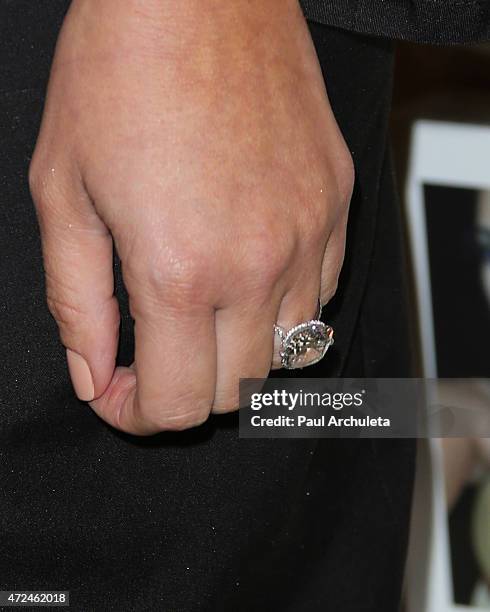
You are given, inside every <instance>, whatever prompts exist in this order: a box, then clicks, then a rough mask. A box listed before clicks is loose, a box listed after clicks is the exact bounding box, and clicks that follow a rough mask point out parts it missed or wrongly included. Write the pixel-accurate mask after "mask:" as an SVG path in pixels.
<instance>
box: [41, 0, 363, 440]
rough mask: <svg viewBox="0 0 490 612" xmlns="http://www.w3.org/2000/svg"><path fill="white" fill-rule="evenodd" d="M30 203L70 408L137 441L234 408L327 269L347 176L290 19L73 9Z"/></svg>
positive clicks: (284, 15) (117, 2)
mask: <svg viewBox="0 0 490 612" xmlns="http://www.w3.org/2000/svg"><path fill="white" fill-rule="evenodd" d="M30 185H31V191H32V194H33V199H34V202H35V205H36V210H37V213H38V218H39V223H40V227H41V235H42V241H43V253H44V262H45V270H46V280H47V296H48V305H49V308H50V310H51V312H52V314H53V316H54V317H55V319H56V321H57V323H58V325H59V329H60V335H61V340H62V342H63V344H64V345H65V347H67V348H68V349H70V353H69V355H70V354H71V359H69V363H70V367H71V373H72V378H73V379H74V384H75V389H78V391H79V395H85V396H86V397H82V398H81V399H84V400H89V401H90V405H91V407H92V408H93V409H94V410H95V412H96V413H97V414H98V415H100V417H102V418H103V419H104V420H105V421H107V422H108V423H110V424H111V425H113V426H114V427H116V428H119V429H121V430H123V431H127V432H130V433H134V434H139V435H147V434H153V433H156V432H159V431H163V430H181V429H186V428H189V427H192V426H195V425H198V424H200V423H202V422H204V421H205V420H206V419H207V418H208V416H209V414H210V413H211V412H215V413H216V412H218V413H220V412H228V411H231V410H235V409H237V408H238V381H239V378H240V377H258V378H264V377H266V376H267V374H268V372H269V370H270V368H271V364H273V365H274V367H275V366H277V364H278V356H277V346H276V347H275V348H274V335H273V331H272V330H273V324H274V323H275V322H278V323H279V324H280V325H282V326H284V327H286V328H289V327H291V326H293V325H295V324H297V323H299V322H301V321H304V320H307V319H311V318H312V317H314V316H315V313H316V310H317V300H318V296H319V295H321V297H322V301H323V303H326V302H327V301H328V300H329V299H330V298H331V297H332V296H333V294H334V293H335V290H336V287H337V280H338V276H339V272H340V268H341V265H342V260H343V256H344V244H345V228H346V222H347V214H348V206H349V200H350V196H351V192H352V185H353V169H352V160H351V157H350V155H349V152H348V149H347V147H346V144H345V142H344V140H343V138H342V135H341V133H340V131H339V128H338V126H337V124H336V121H335V118H334V116H333V114H332V111H331V108H330V105H329V102H328V97H327V93H326V91H325V85H324V81H323V78H322V74H321V71H320V68H319V64H318V60H317V57H316V54H315V50H314V47H313V44H312V41H311V38H310V35H309V32H308V29H307V26H306V24H305V21H304V18H303V16H302V13H301V10H300V7H299V5H298V2H297V0H268V2H263V0H247V1H246V0H235V1H233V2H226V3H225V2H219V1H218V0H199V1H197V0H187V1H186V2H175V1H171V0H146V1H144V2H143V1H142V0H104V2H100V1H98V0H74V2H73V3H72V5H71V8H70V11H69V13H68V15H67V17H66V20H65V23H64V25H63V28H62V31H61V33H60V37H59V40H58V45H57V50H56V54H55V59H54V63H53V68H52V73H51V78H50V83H49V89H48V94H47V101H46V107H45V110H44V116H43V121H42V127H41V130H40V134H39V139H38V143H37V146H36V150H35V153H34V156H33V160H32V163H31V168H30ZM113 243H114V245H115V247H116V248H117V251H118V254H119V256H120V258H121V261H122V265H123V274H124V281H125V284H126V287H127V290H128V293H129V296H130V307H131V313H132V316H133V317H134V319H135V338H136V350H135V362H134V364H133V366H132V367H131V368H121V367H118V368H115V355H116V347H117V340H118V326H119V312H118V305H117V302H116V299H115V297H114V295H113V271H112V250H113ZM73 355H75V356H76V361H77V364H78V365H77V366H76V367H75V365H73V360H74V358H73ZM80 360H82V361H80ZM273 362H274V363H273ZM80 364H82V366H83V364H86V368H85V370H84V372H82V374H83V375H84V376H85V378H86V375H87V373H88V375H89V377H90V381H91V385H88V386H87V384H85V385H84V386H83V392H80V389H81V385H80V380H76V379H77V377H78V379H79V378H80V376H81V375H82V374H80V369H81V366H80ZM82 369H83V367H82ZM85 382H86V380H85ZM87 389H88V390H87Z"/></svg>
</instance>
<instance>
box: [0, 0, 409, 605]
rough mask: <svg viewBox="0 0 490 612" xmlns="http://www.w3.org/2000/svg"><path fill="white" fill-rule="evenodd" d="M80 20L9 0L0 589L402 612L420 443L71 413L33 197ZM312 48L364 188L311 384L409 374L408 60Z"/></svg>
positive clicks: (0, 232)
mask: <svg viewBox="0 0 490 612" xmlns="http://www.w3.org/2000/svg"><path fill="white" fill-rule="evenodd" d="M67 5H68V2H67V1H66V0H63V1H60V0H38V1H37V2H33V1H32V0H15V1H14V2H12V1H10V0H0V8H1V12H2V14H1V16H2V19H0V24H1V27H2V35H1V36H0V57H1V68H0V69H1V75H0V142H1V144H2V146H1V148H0V287H1V288H2V294H1V296H0V312H1V327H0V341H1V346H2V350H3V359H2V365H1V366H0V367H1V368H2V374H1V385H0V590H5V589H43V590H45V589H66V590H70V591H71V606H70V609H71V610H74V611H80V612H88V611H90V612H103V611H106V610H108V611H112V610H114V611H117V612H154V611H156V610H159V611H160V610H161V611H164V612H194V611H198V610H199V611H204V612H208V611H209V612H211V611H213V612H214V611H223V612H228V611H229V612H235V611H241V610H243V611H244V612H245V611H246V612H254V611H257V612H262V611H263V610H272V611H275V610H278V611H279V612H310V611H311V612H316V611H318V612H320V611H321V612H329V611H332V612H396V610H397V609H398V603H399V598H400V589H401V581H402V574H403V567H404V560H405V552H406V541H407V529H408V522H409V511H410V498H411V489H412V479H413V461H414V453H413V444H412V443H411V442H410V441H401V440H382V441H375V440H240V439H239V438H238V430H237V414H236V413H235V414H232V415H227V416H216V417H211V418H210V419H209V421H208V422H207V423H206V424H204V425H203V426H201V427H199V428H197V429H195V430H192V431H187V432H183V433H179V434H162V435H159V436H155V437H154V438H151V439H139V438H135V437H132V436H129V435H124V434H121V433H119V432H117V431H115V430H113V429H111V428H110V427H108V426H107V425H105V424H104V423H103V422H102V421H101V420H99V419H98V418H97V417H96V416H95V415H94V414H93V412H92V411H91V410H90V408H89V407H88V406H87V405H85V404H83V403H82V402H79V401H78V400H77V399H76V397H75V396H74V394H73V390H72V387H71V384H70V381H69V377H68V373H67V369H66V364H65V358H64V350H63V348H62V346H61V345H60V343H59V341H58V336H57V330H56V326H55V324H54V321H53V320H52V319H51V317H50V315H49V313H48V311H47V308H46V305H45V298H44V285H43V272H42V262H41V251H40V238H39V233H38V228H37V224H36V219H35V214H34V209H33V207H32V203H31V200H30V197H29V193H28V187H27V182H26V173H27V167H28V163H29V158H30V155H31V153H32V150H33V147H34V143H35V139H36V133H37V130H38V127H39V121H40V117H41V111H42V104H43V100H44V91H45V86H46V80H47V74H48V68H49V63H50V57H51V53H52V50H53V46H54V42H55V39H56V35H57V30H58V26H59V24H60V22H61V20H62V16H63V12H64V10H66V8H67ZM311 32H312V35H313V39H314V42H315V45H316V47H317V51H318V55H319V58H320V62H321V66H322V68H323V70H324V72H325V74H326V75H328V90H329V95H330V99H331V103H332V106H333V109H334V112H335V114H336V117H337V120H338V122H339V124H340V126H341V129H342V131H343V133H344V135H345V138H346V140H347V142H348V145H349V147H350V149H351V151H352V154H353V157H354V161H355V165H356V171H357V181H356V188H355V193H354V196H353V201H352V208H351V215H350V221H349V232H348V245H347V259H346V263H345V267H344V269H343V273H342V277H341V281H340V286H339V291H338V294H337V296H336V297H335V299H334V300H333V301H332V303H331V304H330V305H329V306H328V307H327V308H326V309H325V319H326V320H328V321H330V322H331V323H332V324H333V326H334V328H335V330H336V344H335V345H334V347H333V349H332V352H331V353H329V354H328V355H327V358H326V359H325V360H324V361H323V362H321V363H320V364H318V365H317V366H314V367H313V368H307V369H306V370H304V372H297V373H296V375H297V376H332V375H339V374H342V375H345V376H351V377H362V376H406V375H409V374H410V355H409V349H408V340H407V337H408V332H407V320H408V319H407V313H406V298H405V293H404V289H403V261H402V255H401V251H400V232H399V222H398V213H399V211H398V205H397V201H396V198H395V196H394V188H393V182H392V174H391V165H390V161H389V156H388V153H387V118H388V113H389V104H390V90H391V73H392V59H393V58H392V56H393V52H392V47H391V44H390V43H389V42H386V41H382V40H377V39H374V38H371V37H363V36H359V35H356V34H349V33H346V32H342V31H341V30H336V29H333V28H329V27H326V26H321V25H316V24H312V25H311ZM299 205H300V204H299ZM115 272H116V280H117V295H118V298H119V300H120V304H121V311H122V315H123V323H122V330H121V346H120V352H119V357H118V361H119V363H121V364H128V363H130V362H131V360H132V358H133V331H132V322H131V319H130V317H129V314H128V303H127V295H126V292H125V290H124V287H123V285H122V281H121V275H120V268H119V264H118V262H117V260H116V264H115ZM306 273H307V271H306ZM187 350H188V348H187ZM164 376H165V372H162V377H164Z"/></svg>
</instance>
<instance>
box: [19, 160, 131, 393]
mask: <svg viewBox="0 0 490 612" xmlns="http://www.w3.org/2000/svg"><path fill="white" fill-rule="evenodd" d="M50 173H51V175H50V176H49V177H48V179H46V177H45V176H44V175H42V174H39V173H35V172H32V173H31V177H30V181H31V191H32V194H33V199H34V201H35V205H36V211H37V214H38V219H39V224H40V229H41V238H42V247H43V258H44V268H45V273H46V291H47V300H48V306H49V309H50V311H51V313H52V315H53V316H54V318H55V320H56V322H57V324H58V328H59V331H60V336H61V341H62V343H63V345H64V346H65V347H66V349H67V351H66V354H67V361H68V367H69V371H70V375H71V379H72V382H73V386H74V389H75V392H76V394H77V396H78V397H79V398H80V399H81V400H83V401H90V400H92V399H93V398H94V397H98V396H100V395H102V393H103V392H104V391H105V389H106V388H107V386H108V384H109V382H110V380H111V377H112V374H113V372H114V365H115V357H116V350H117V342H118V335H119V309H118V305H117V301H116V299H115V297H114V278H113V270H112V238H111V236H110V233H109V231H108V230H107V228H106V226H105V225H104V223H103V222H102V221H101V219H100V218H99V217H98V215H97V214H96V212H95V210H94V208H93V206H92V203H91V201H90V199H89V197H88V195H87V194H86V192H85V190H84V189H83V187H82V186H81V185H80V184H79V182H77V178H76V177H75V176H70V175H69V173H62V172H61V171H60V172H59V174H60V175H61V174H63V177H61V176H58V174H57V170H56V169H55V168H53V169H51V170H50Z"/></svg>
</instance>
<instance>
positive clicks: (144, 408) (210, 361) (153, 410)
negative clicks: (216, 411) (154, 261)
mask: <svg viewBox="0 0 490 612" xmlns="http://www.w3.org/2000/svg"><path fill="white" fill-rule="evenodd" d="M126 285H127V287H128V292H129V295H130V300H131V310H132V314H133V317H134V318H135V362H134V365H133V368H132V369H124V370H122V371H121V370H119V369H118V371H116V373H115V376H114V380H113V382H112V383H111V385H110V386H109V388H108V390H107V392H106V393H105V394H104V395H103V396H102V397H101V398H99V399H97V400H96V401H95V402H91V404H90V405H91V407H92V408H93V409H94V410H95V412H96V413H97V414H98V415H99V416H100V417H101V418H103V419H104V420H105V421H107V422H108V423H109V424H111V425H113V426H114V427H116V428H118V429H121V430H122V431H126V432H128V433H132V434H137V435H151V434H155V433H158V432H161V431H166V430H182V429H187V428H189V427H193V426H197V425H199V424H201V423H203V422H204V421H205V420H206V419H207V418H208V416H209V413H210V410H211V406H212V404H213V399H214V391H215V385H216V337H215V329H214V328H215V325H214V309H213V308H209V307H205V308H204V307H202V306H194V305H193V304H192V303H191V301H180V302H179V303H180V304H181V306H180V307H176V306H175V305H174V304H172V303H169V300H168V299H167V298H168V296H166V297H164V293H162V295H161V296H159V295H154V296H153V297H152V298H151V299H150V298H149V297H148V295H149V293H150V291H149V290H148V288H146V289H143V288H142V287H141V286H138V285H135V284H134V283H132V282H127V283H126Z"/></svg>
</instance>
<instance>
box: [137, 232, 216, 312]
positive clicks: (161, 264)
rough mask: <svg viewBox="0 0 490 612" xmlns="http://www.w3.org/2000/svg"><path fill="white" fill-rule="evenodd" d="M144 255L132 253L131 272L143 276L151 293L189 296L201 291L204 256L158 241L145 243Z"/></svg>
mask: <svg viewBox="0 0 490 612" xmlns="http://www.w3.org/2000/svg"><path fill="white" fill-rule="evenodd" d="M144 250H145V253H146V256H143V257H141V258H139V257H133V258H132V260H133V261H132V263H131V264H130V265H131V267H132V270H133V272H132V275H133V276H137V277H138V278H139V279H144V281H145V283H146V284H147V285H148V288H149V290H150V292H151V293H152V294H153V295H157V296H160V295H163V294H165V296H166V297H170V298H172V296H180V297H181V298H182V299H184V300H186V299H189V298H191V297H193V296H195V295H196V294H199V293H200V292H201V291H204V289H205V287H206V281H207V275H208V272H207V267H206V265H205V262H204V258H203V257H198V256H197V255H196V254H194V253H192V252H185V251H184V250H178V251H176V250H172V251H170V250H169V249H165V250H163V251H162V246H161V244H159V245H153V246H152V245H147V246H146V247H145V249H144Z"/></svg>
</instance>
